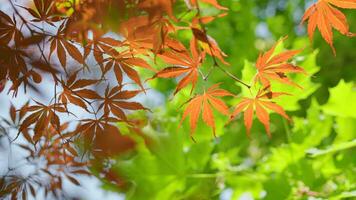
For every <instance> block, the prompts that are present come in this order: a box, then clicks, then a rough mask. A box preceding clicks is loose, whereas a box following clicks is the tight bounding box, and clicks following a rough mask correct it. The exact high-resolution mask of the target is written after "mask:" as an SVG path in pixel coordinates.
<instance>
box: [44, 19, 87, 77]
mask: <svg viewBox="0 0 356 200" xmlns="http://www.w3.org/2000/svg"><path fill="white" fill-rule="evenodd" d="M64 25H65V23H62V24H61V25H60V26H59V28H58V31H57V35H56V36H54V37H51V38H50V39H49V41H50V42H51V46H50V53H49V58H50V57H51V55H52V53H53V52H54V50H56V49H57V55H58V59H59V62H60V63H61V65H62V67H63V68H64V69H65V70H66V65H67V53H66V51H67V52H68V54H69V55H70V56H71V57H72V58H73V59H74V60H76V61H77V62H78V63H80V64H83V63H84V56H83V55H82V53H81V52H80V51H79V50H78V49H77V47H75V45H74V44H72V43H71V42H70V41H69V40H67V39H66V38H65V33H64V32H65V26H64Z"/></svg>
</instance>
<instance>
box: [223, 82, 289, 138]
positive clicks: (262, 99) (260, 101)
mask: <svg viewBox="0 0 356 200" xmlns="http://www.w3.org/2000/svg"><path fill="white" fill-rule="evenodd" d="M281 95H287V94H286V93H278V92H271V91H269V87H267V88H264V89H262V90H259V91H258V93H257V95H256V97H254V98H243V100H242V101H241V102H240V103H239V104H237V106H236V108H235V110H234V111H233V113H232V115H231V117H230V121H231V120H232V119H234V118H235V117H236V116H237V115H238V114H239V113H241V112H244V124H245V127H246V131H247V135H250V131H251V127H252V122H253V116H254V112H256V115H257V119H258V120H259V121H260V122H261V123H262V124H263V125H264V126H265V129H266V132H267V135H268V136H269V137H271V133H270V125H269V113H268V112H267V109H269V110H271V111H274V112H276V113H277V114H279V115H281V116H282V117H284V118H286V119H287V120H290V118H289V117H288V115H287V114H286V113H285V111H284V109H283V108H282V107H281V106H279V105H277V104H276V103H274V102H272V101H271V99H273V98H276V97H278V96H281Z"/></svg>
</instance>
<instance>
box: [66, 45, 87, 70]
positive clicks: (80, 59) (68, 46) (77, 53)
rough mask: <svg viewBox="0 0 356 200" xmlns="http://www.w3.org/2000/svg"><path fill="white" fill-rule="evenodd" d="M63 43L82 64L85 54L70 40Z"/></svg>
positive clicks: (70, 53)
mask: <svg viewBox="0 0 356 200" xmlns="http://www.w3.org/2000/svg"><path fill="white" fill-rule="evenodd" d="M63 44H64V47H65V48H66V49H67V51H68V53H69V55H70V56H71V57H72V58H74V59H75V60H76V61H77V62H79V63H81V64H83V63H84V59H83V55H82V54H81V53H80V51H79V50H78V49H77V48H76V47H75V46H74V45H73V44H71V43H70V42H68V41H64V42H63Z"/></svg>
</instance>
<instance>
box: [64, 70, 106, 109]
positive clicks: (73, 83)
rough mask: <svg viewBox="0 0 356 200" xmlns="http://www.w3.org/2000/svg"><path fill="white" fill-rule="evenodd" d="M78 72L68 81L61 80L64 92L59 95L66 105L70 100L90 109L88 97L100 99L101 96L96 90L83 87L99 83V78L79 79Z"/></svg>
mask: <svg viewBox="0 0 356 200" xmlns="http://www.w3.org/2000/svg"><path fill="white" fill-rule="evenodd" d="M78 72H79V71H77V72H75V73H73V75H71V76H70V77H69V79H68V81H67V83H65V82H64V81H63V80H62V81H61V84H62V87H63V92H62V93H61V94H60V95H59V99H60V101H61V102H62V103H63V104H64V105H65V106H67V104H68V102H70V103H73V104H75V105H77V106H80V107H82V108H84V109H85V110H87V111H88V108H87V105H86V102H87V101H86V99H100V98H101V97H100V95H98V94H97V93H96V92H95V91H93V90H89V89H83V88H84V87H87V86H89V85H93V84H96V83H98V80H91V79H79V80H77V74H78Z"/></svg>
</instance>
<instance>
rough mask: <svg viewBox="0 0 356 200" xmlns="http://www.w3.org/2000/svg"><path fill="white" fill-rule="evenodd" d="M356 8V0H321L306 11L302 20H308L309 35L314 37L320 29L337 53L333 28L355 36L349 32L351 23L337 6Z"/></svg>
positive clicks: (311, 37)
mask: <svg viewBox="0 0 356 200" xmlns="http://www.w3.org/2000/svg"><path fill="white" fill-rule="evenodd" d="M334 6H335V7H339V8H346V9H356V0H319V1H318V2H317V3H315V4H313V5H312V6H311V7H309V8H308V9H307V11H306V12H305V14H304V16H303V18H302V22H301V23H304V22H305V21H307V20H308V35H309V38H310V40H312V39H313V36H314V31H315V29H316V28H318V29H319V31H320V33H321V36H322V37H323V38H324V40H325V41H326V42H327V43H328V44H329V45H330V47H331V48H332V50H333V53H334V54H336V51H335V48H334V45H333V32H332V29H333V28H334V29H336V30H338V31H339V32H340V33H341V34H343V35H346V36H349V37H354V36H355V34H354V33H350V32H349V25H348V23H347V19H346V17H345V15H344V14H343V13H342V12H341V11H340V10H338V9H336V8H335V7H334Z"/></svg>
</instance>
